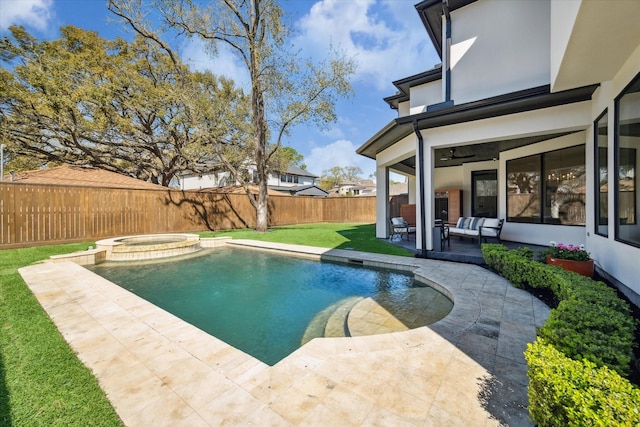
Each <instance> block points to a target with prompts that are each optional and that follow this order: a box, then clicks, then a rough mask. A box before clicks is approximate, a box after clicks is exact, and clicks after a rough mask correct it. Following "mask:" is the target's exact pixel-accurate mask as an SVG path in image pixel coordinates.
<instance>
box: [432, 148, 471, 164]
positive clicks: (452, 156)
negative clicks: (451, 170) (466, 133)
mask: <svg viewBox="0 0 640 427" xmlns="http://www.w3.org/2000/svg"><path fill="white" fill-rule="evenodd" d="M449 153H450V155H449V156H446V155H444V154H443V155H442V157H440V160H441V161H446V160H457V159H468V158H470V157H475V156H476V155H475V154H467V155H466V156H456V149H455V148H450V149H449Z"/></svg>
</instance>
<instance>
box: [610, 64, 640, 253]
mask: <svg viewBox="0 0 640 427" xmlns="http://www.w3.org/2000/svg"><path fill="white" fill-rule="evenodd" d="M616 106H617V114H616V120H617V122H618V123H617V126H616V132H617V135H616V137H617V142H618V146H617V150H616V154H617V156H618V158H617V166H618V177H617V178H618V180H617V185H616V203H617V213H618V224H617V226H618V236H617V237H618V238H619V239H620V240H624V241H626V242H630V243H633V244H635V245H640V225H639V224H638V221H637V207H638V205H639V204H640V202H639V200H638V192H637V191H636V165H637V163H638V152H639V150H638V148H640V76H638V77H636V79H635V81H634V82H633V83H632V84H631V86H629V88H628V89H627V90H626V91H625V92H624V94H623V96H622V97H621V98H620V99H619V100H618V103H617V105H616Z"/></svg>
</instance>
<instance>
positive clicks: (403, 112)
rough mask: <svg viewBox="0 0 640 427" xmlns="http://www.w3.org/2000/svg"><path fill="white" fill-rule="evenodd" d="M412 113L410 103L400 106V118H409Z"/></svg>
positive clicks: (402, 103)
mask: <svg viewBox="0 0 640 427" xmlns="http://www.w3.org/2000/svg"><path fill="white" fill-rule="evenodd" d="M410 112H411V109H410V108H409V101H406V102H401V103H399V104H398V117H404V116H408V115H409V114H410Z"/></svg>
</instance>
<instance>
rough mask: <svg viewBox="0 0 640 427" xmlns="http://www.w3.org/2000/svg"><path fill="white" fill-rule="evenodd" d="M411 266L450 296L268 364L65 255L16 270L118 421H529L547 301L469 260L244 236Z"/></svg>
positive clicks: (324, 254) (345, 258)
mask: <svg viewBox="0 0 640 427" xmlns="http://www.w3.org/2000/svg"><path fill="white" fill-rule="evenodd" d="M227 244H233V245H241V246H245V247H254V248H259V249H262V250H278V251H288V252H291V253H292V254H293V253H295V254H296V255H302V256H310V257H317V258H321V259H327V260H332V261H340V262H357V263H362V264H364V265H372V266H377V267H388V266H393V268H399V269H403V270H413V271H414V273H415V274H416V277H417V278H418V280H421V281H425V282H426V283H429V284H432V285H437V286H439V287H441V288H443V289H445V290H446V291H447V294H448V295H449V296H450V298H451V299H452V300H453V301H454V307H453V309H452V312H451V313H450V314H449V315H448V316H447V317H445V318H444V319H442V320H441V321H439V322H436V323H434V324H432V325H430V326H428V327H422V328H417V329H413V330H410V331H405V332H396V333H390V334H383V335H371V336H365V337H355V338H319V339H314V340H312V341H311V342H309V343H307V344H306V345H304V346H303V347H301V348H299V349H298V350H296V351H295V352H294V353H292V354H291V355H289V356H288V357H287V358H285V359H283V360H282V361H280V362H278V363H277V364H276V365H274V366H272V367H270V366H268V365H266V364H264V363H262V362H260V361H258V360H257V359H255V358H253V357H251V356H249V355H247V354H245V353H243V352H241V351H240V350H237V349H235V348H233V347H231V346H229V345H227V344H226V343H224V342H222V341H220V340H218V339H217V338H215V337H213V336H210V335H208V334H206V333H205V332H203V331H201V330H199V329H197V328H195V327H194V326H192V325H190V324H188V323H186V322H184V321H182V320H180V319H178V318H177V317H175V316H173V315H171V314H169V313H167V312H165V311H164V310H162V309H160V308H158V307H156V306H154V305H153V304H151V303H149V302H147V301H145V300H143V299H141V298H139V297H137V296H136V295H134V294H132V293H130V292H128V291H127V290H125V289H123V288H120V287H119V286H117V285H115V284H113V283H111V282H109V281H107V280H106V279H103V278H101V277H99V276H97V275H95V274H93V273H92V272H90V271H88V270H86V269H84V268H83V267H81V266H79V265H76V264H73V263H68V262H67V263H43V264H37V265H33V266H29V267H25V268H22V269H20V273H21V274H22V276H23V278H24V280H25V282H26V283H27V285H28V286H29V287H30V288H31V290H32V291H33V293H34V294H35V296H36V297H37V298H38V300H39V301H40V304H41V305H42V306H43V308H44V309H45V310H46V311H47V313H48V314H49V316H50V317H51V318H52V320H53V321H54V322H55V324H56V326H57V327H58V329H59V330H60V332H61V333H62V335H63V336H64V337H65V339H66V340H67V341H68V342H69V344H70V345H71V347H72V348H73V349H74V351H75V352H76V353H77V354H78V357H79V359H80V360H81V361H82V362H83V363H85V365H87V366H88V367H89V368H90V369H91V370H92V371H93V372H94V374H95V376H96V378H97V379H98V381H99V383H100V386H101V387H102V388H103V390H105V392H106V394H107V396H108V398H109V399H110V401H111V402H112V404H113V406H114V408H115V409H116V411H117V413H118V414H119V416H120V417H121V418H122V420H123V421H124V422H125V424H126V425H128V426H137V425H140V426H144V425H172V426H175V425H188V426H199V425H203V426H207V425H222V424H231V425H235V424H258V425H480V426H484V425H500V424H508V425H532V424H531V423H530V422H529V421H528V413H527V409H526V407H527V395H526V384H527V379H526V364H525V361H524V357H523V355H522V352H523V351H524V349H525V348H526V344H527V342H531V341H533V340H534V339H535V336H536V335H535V331H536V327H539V326H541V325H542V324H543V323H544V320H545V319H546V317H547V316H548V311H549V309H548V308H547V307H546V306H545V305H544V304H543V303H542V302H541V301H539V300H538V299H536V298H535V297H533V296H531V295H530V294H529V293H527V292H525V291H522V290H519V289H515V288H513V287H512V286H511V285H510V284H509V283H508V282H507V281H506V280H505V279H503V278H501V277H499V276H497V275H495V274H494V273H492V272H490V271H488V270H485V269H483V268H481V267H478V266H474V265H467V264H456V263H450V262H445V261H437V260H426V259H417V258H407V257H397V256H390V255H379V254H370V253H363V252H356V251H349V250H336V249H331V250H328V249H320V248H311V247H301V246H295V245H282V244H271V243H264V242H254V241H231V242H228V243H227Z"/></svg>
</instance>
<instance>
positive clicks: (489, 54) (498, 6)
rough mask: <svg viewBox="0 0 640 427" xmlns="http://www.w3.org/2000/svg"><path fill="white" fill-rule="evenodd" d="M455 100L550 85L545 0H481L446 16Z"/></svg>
mask: <svg viewBox="0 0 640 427" xmlns="http://www.w3.org/2000/svg"><path fill="white" fill-rule="evenodd" d="M451 23H452V47H451V59H452V61H451V65H452V69H451V97H452V99H453V101H454V102H455V104H462V103H465V102H470V101H475V100H479V99H484V98H488V97H491V96H496V95H501V94H505V93H510V92H514V91H518V90H523V89H528V88H532V87H536V86H541V85H545V84H549V81H550V78H549V75H550V67H549V63H550V59H549V44H550V4H549V0H536V1H520V0H486V1H480V2H476V3H472V4H470V5H468V6H465V7H463V8H460V9H458V10H456V11H454V12H453V13H452V14H451Z"/></svg>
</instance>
